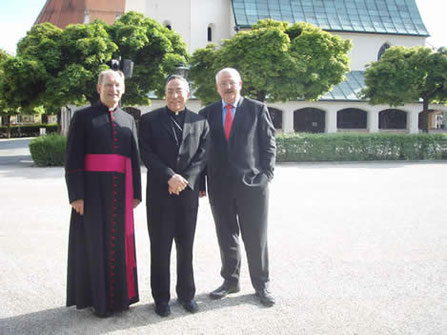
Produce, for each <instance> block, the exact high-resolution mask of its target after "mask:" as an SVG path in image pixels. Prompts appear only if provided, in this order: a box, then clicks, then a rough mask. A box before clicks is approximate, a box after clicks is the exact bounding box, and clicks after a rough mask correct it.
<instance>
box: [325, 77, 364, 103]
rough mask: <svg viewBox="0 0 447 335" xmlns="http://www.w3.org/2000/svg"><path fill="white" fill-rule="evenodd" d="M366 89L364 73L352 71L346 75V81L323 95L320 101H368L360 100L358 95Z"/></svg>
mask: <svg viewBox="0 0 447 335" xmlns="http://www.w3.org/2000/svg"><path fill="white" fill-rule="evenodd" d="M364 87H365V79H364V78H363V72H362V71H351V72H349V73H347V74H346V80H345V81H343V82H341V83H340V84H338V85H335V86H334V87H333V88H332V90H331V91H329V92H327V93H326V94H325V95H323V96H322V97H321V98H320V99H319V100H320V101H325V100H331V101H333V100H336V101H366V100H363V99H361V98H359V96H358V94H359V93H360V91H361V90H362V89H363V88H364Z"/></svg>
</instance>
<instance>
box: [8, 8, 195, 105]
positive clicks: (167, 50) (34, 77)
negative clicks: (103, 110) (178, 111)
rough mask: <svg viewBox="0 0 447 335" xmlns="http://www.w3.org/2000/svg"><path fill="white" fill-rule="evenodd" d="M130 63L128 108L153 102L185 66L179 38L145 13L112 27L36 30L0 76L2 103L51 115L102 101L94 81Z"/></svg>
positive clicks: (49, 26)
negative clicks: (117, 61) (119, 63)
mask: <svg viewBox="0 0 447 335" xmlns="http://www.w3.org/2000/svg"><path fill="white" fill-rule="evenodd" d="M118 57H122V58H131V59H132V60H133V61H134V62H135V68H134V76H133V78H132V79H130V80H127V81H126V95H125V96H124V99H123V102H124V103H128V104H147V103H149V98H148V93H149V92H150V91H161V87H162V86H163V83H164V78H165V76H166V75H167V74H169V73H172V72H173V71H174V69H175V67H176V66H178V65H180V64H184V63H186V61H187V51H186V46H185V44H184V43H183V42H182V40H181V37H180V36H179V35H178V34H177V33H175V32H172V31H170V30H168V29H167V28H165V27H163V26H162V25H160V24H158V23H157V22H155V21H153V20H151V19H148V18H145V17H144V16H143V15H142V14H138V13H136V12H128V13H126V14H125V15H123V16H122V17H121V18H120V19H119V20H117V21H116V22H115V23H114V24H113V25H107V24H106V23H104V22H102V21H94V22H93V23H91V24H74V25H69V26H67V28H66V29H65V30H62V29H60V28H57V27H55V26H54V25H52V24H50V23H43V24H39V25H36V26H34V27H32V29H31V30H30V31H29V32H28V33H27V35H26V36H25V37H24V38H23V39H22V40H21V41H20V42H19V44H18V47H17V56H16V57H9V58H8V59H7V60H6V61H5V62H3V65H1V66H0V68H1V69H0V71H3V73H4V75H2V77H1V78H0V100H3V101H5V102H6V103H7V104H8V105H9V106H17V107H21V108H33V107H36V106H44V107H45V110H47V111H54V110H59V109H60V107H62V106H64V105H68V104H75V105H82V104H85V103H87V102H89V103H94V102H96V101H97V100H98V95H97V92H96V81H97V78H98V74H99V72H100V71H102V70H104V69H107V68H108V65H107V62H109V61H110V60H111V59H112V58H118Z"/></svg>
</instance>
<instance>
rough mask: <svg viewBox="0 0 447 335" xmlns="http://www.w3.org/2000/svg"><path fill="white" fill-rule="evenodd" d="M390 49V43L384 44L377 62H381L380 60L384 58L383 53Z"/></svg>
mask: <svg viewBox="0 0 447 335" xmlns="http://www.w3.org/2000/svg"><path fill="white" fill-rule="evenodd" d="M390 47H391V45H389V44H388V43H384V44H383V45H382V46H381V47H380V50H379V53H378V54H377V60H379V59H380V58H381V57H382V55H383V53H384V52H385V50H386V49H388V48H390Z"/></svg>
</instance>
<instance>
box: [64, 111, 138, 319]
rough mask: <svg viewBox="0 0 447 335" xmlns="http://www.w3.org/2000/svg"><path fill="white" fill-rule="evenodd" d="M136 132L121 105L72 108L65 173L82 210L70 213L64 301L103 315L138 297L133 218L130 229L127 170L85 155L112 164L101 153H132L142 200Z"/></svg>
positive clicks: (135, 188)
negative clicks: (91, 163) (90, 160)
mask: <svg viewBox="0 0 447 335" xmlns="http://www.w3.org/2000/svg"><path fill="white" fill-rule="evenodd" d="M136 136H137V134H136V126H135V122H134V119H133V117H132V116H130V115H129V114H127V113H126V112H124V111H122V110H121V109H119V108H117V109H116V110H115V111H112V112H110V111H109V110H108V108H107V107H106V106H105V105H103V104H101V103H98V104H96V105H93V106H91V107H88V108H85V109H83V110H80V111H78V112H76V113H75V114H74V116H73V118H72V120H71V124H70V130H69V134H68V140H67V150H66V161H65V178H66V182H67V188H68V196H69V201H70V203H71V202H73V201H75V200H78V199H84V215H83V216H81V215H79V214H77V213H76V212H75V211H74V210H72V213H71V221H70V236H69V250H68V279H67V306H71V305H76V307H77V308H85V307H89V306H93V307H94V309H95V312H96V313H97V314H99V315H103V314H106V313H108V312H109V311H113V310H123V309H127V308H128V307H129V305H130V304H132V303H135V302H137V301H138V300H139V297H138V283H137V268H136V262H135V244H134V236H133V222H132V227H131V229H132V231H131V233H130V234H129V225H128V224H125V217H126V215H125V181H126V178H125V174H124V173H122V172H114V171H108V172H105V171H103V170H100V171H91V170H90V168H89V167H86V166H87V165H85V164H86V160H87V158H86V157H89V158H90V157H95V158H98V157H99V160H96V162H94V163H95V164H96V165H98V164H99V165H102V167H101V168H103V167H106V168H110V165H111V163H109V162H108V160H106V159H103V158H102V157H104V158H110V157H112V156H113V157H112V158H116V157H118V158H123V159H124V160H127V161H129V159H130V162H131V168H130V169H129V170H130V171H131V174H132V178H133V180H132V181H133V182H132V183H131V185H133V198H135V199H140V200H141V176H140V163H139V154H138V147H137V139H136ZM101 155H104V156H101ZM127 158H129V159H127ZM130 162H129V166H130ZM86 170H88V171H86ZM112 170H113V169H112ZM129 189H130V188H129ZM132 221H133V219H132ZM126 225H127V226H126ZM126 227H127V228H126ZM129 241H130V242H129ZM126 248H127V249H126ZM130 259H131V260H132V261H129V260H130Z"/></svg>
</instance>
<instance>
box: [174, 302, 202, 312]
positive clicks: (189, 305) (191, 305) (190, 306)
mask: <svg viewBox="0 0 447 335" xmlns="http://www.w3.org/2000/svg"><path fill="white" fill-rule="evenodd" d="M178 302H179V303H180V305H182V306H183V308H184V309H185V310H186V311H188V312H190V313H195V312H197V311H198V310H199V306H198V305H197V303H196V301H195V300H194V299H191V300H188V301H185V300H181V299H178Z"/></svg>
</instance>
